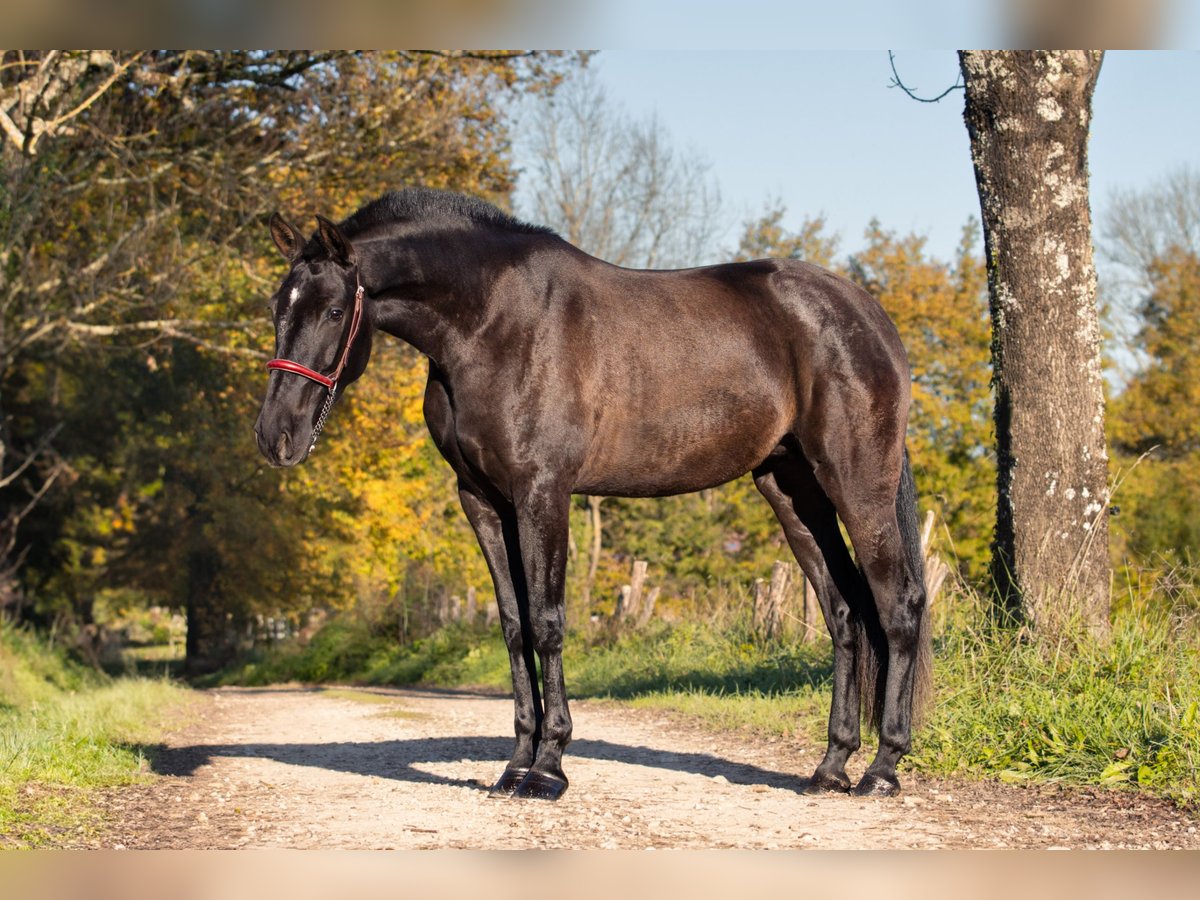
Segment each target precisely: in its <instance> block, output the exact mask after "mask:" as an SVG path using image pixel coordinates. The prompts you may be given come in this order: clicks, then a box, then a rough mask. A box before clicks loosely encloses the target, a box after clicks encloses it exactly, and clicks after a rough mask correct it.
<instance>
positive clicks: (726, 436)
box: [571, 260, 908, 494]
mask: <svg viewBox="0 0 1200 900" xmlns="http://www.w3.org/2000/svg"><path fill="white" fill-rule="evenodd" d="M605 274H607V275H608V276H609V277H608V278H600V279H597V283H595V284H589V285H588V287H587V288H586V289H585V292H584V296H583V298H582V299H581V300H580V302H579V308H578V309H576V310H574V311H573V315H572V316H571V319H572V320H573V321H574V323H575V324H574V331H573V334H572V340H573V342H574V346H575V349H576V353H577V359H579V360H580V361H579V362H577V363H576V369H577V370H578V371H582V372H583V373H584V375H583V377H582V378H581V382H580V390H581V391H582V393H583V395H585V396H584V397H583V399H584V403H585V405H586V406H587V407H588V408H590V409H591V412H592V415H591V418H590V421H589V423H588V425H589V430H590V432H591V433H590V435H589V440H588V452H587V455H586V459H585V460H584V462H583V465H582V467H581V472H580V476H579V481H578V485H577V489H578V490H580V491H585V492H595V493H619V494H659V493H676V492H682V491H690V490H697V489H702V488H705V487H710V486H713V485H715V484H720V483H723V482H725V481H728V480H730V479H732V478H735V477H737V476H739V475H741V474H743V473H744V472H746V471H749V470H750V469H752V468H753V467H755V466H756V465H758V464H759V463H761V462H762V460H763V459H765V458H766V457H767V455H768V454H770V453H771V452H772V451H773V450H774V449H775V448H776V447H777V446H778V445H779V442H780V441H781V440H782V439H783V437H784V436H785V435H787V434H788V433H790V432H794V431H795V430H796V427H797V423H798V422H800V421H802V420H804V419H805V418H806V417H809V416H810V415H811V414H812V412H813V410H812V406H813V404H819V403H821V402H823V398H825V397H826V396H827V395H828V394H829V392H830V391H831V390H832V391H835V392H837V391H840V392H841V393H842V394H843V395H847V396H855V395H857V396H861V397H863V399H864V400H865V402H866V403H868V405H871V406H874V405H876V400H875V399H874V397H875V395H879V398H880V399H879V402H882V403H885V404H886V403H887V402H889V399H888V398H894V396H895V395H896V394H897V392H898V391H901V390H903V391H904V392H905V396H904V408H905V411H906V410H907V394H906V391H907V377H908V376H907V364H906V362H905V361H904V358H903V350H902V348H900V346H899V340H898V338H897V337H896V334H895V329H894V327H893V326H892V325H891V323H890V321H889V320H888V319H887V316H886V315H885V314H884V313H883V311H882V309H881V308H880V307H879V305H878V303H877V302H876V301H875V300H874V299H873V298H871V297H870V296H869V295H868V294H866V292H864V291H862V290H861V289H860V288H858V287H857V286H856V285H853V284H852V283H850V282H848V281H847V280H845V279H843V278H840V277H839V276H836V275H834V274H833V273H830V272H827V271H825V270H824V269H821V268H819V267H817V266H813V265H810V264H807V263H803V262H798V261H794V260H755V261H751V262H743V263H729V264H725V265H720V266H710V267H704V268H698V269H686V270H679V271H674V272H654V273H652V272H633V271H628V270H617V271H616V272H615V273H613V272H611V271H610V272H608V273H605ZM901 381H903V384H902V385H901V384H900V382H901ZM589 401H590V402H589ZM845 402H848V401H847V400H846V399H845V398H844V397H843V399H842V403H843V405H844V403H845ZM873 414H877V411H876V412H875V413H873Z"/></svg>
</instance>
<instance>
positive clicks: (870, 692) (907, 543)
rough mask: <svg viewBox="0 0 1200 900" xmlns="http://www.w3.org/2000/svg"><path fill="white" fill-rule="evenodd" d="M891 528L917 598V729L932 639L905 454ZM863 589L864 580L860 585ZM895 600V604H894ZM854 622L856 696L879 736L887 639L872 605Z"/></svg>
mask: <svg viewBox="0 0 1200 900" xmlns="http://www.w3.org/2000/svg"><path fill="white" fill-rule="evenodd" d="M896 522H897V523H898V524H899V526H900V540H901V543H902V544H903V546H904V562H905V565H906V566H907V568H908V574H909V575H910V576H911V577H912V578H913V579H914V581H915V582H916V584H917V586H918V589H919V590H920V592H921V617H920V624H919V626H918V634H917V657H916V661H915V663H914V666H915V671H914V673H913V694H912V717H913V722H914V724H916V723H919V722H920V721H921V719H922V718H923V716H924V713H925V709H926V707H927V706H928V705H929V700H930V698H931V696H932V687H933V635H932V629H931V628H930V624H929V603H928V598H927V597H926V596H925V554H924V551H923V550H922V548H921V526H920V519H919V518H918V515H917V486H916V482H914V481H913V473H912V464H911V463H910V462H909V459H908V451H907V450H905V451H904V467H903V469H902V470H901V472H900V488H899V490H898V491H897V493H896ZM863 582H864V587H865V582H866V579H865V578H864V579H863ZM867 592H868V596H869V593H870V589H869V588H867ZM897 599H899V598H897ZM861 611H862V615H860V616H859V620H858V652H857V654H856V656H857V660H858V695H859V698H860V703H861V709H862V720H863V722H864V723H866V724H867V725H869V726H870V727H871V728H873V729H874V730H875V731H876V732H878V731H879V727H880V722H881V719H882V718H883V698H884V689H885V687H886V685H887V660H888V651H887V638H886V637H885V636H884V633H883V626H881V625H880V623H879V612H878V610H877V609H876V607H875V604H874V603H873V602H870V601H869V600H868V602H866V603H863V604H861Z"/></svg>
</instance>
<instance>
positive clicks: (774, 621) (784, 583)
mask: <svg viewBox="0 0 1200 900" xmlns="http://www.w3.org/2000/svg"><path fill="white" fill-rule="evenodd" d="M791 569H792V566H791V564H790V563H785V562H780V561H778V560H777V561H776V562H775V565H773V566H772V567H771V581H770V583H767V582H765V581H764V580H763V579H761V578H756V579H755V581H754V630H755V631H756V632H758V634H760V635H761V636H762V637H763V638H764V639H765V640H768V641H770V640H774V639H775V638H777V637H779V635H780V633H781V632H782V630H783V617H784V614H785V612H786V608H787V605H788V604H787V590H788V584H789V583H790V582H791V575H792V572H791Z"/></svg>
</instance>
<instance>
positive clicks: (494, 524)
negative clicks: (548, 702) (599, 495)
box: [458, 484, 542, 799]
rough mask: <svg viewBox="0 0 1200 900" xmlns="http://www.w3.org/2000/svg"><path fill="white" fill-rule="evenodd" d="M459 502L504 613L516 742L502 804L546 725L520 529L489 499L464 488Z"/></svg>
mask: <svg viewBox="0 0 1200 900" xmlns="http://www.w3.org/2000/svg"><path fill="white" fill-rule="evenodd" d="M458 496H459V500H460V501H461V502H462V508H463V511H464V512H465V513H466V514H467V519H468V520H469V521H470V523H471V527H472V528H474V529H475V536H476V537H477V538H478V539H479V546H480V549H482V550H483V557H484V559H485V560H486V561H487V565H488V571H490V572H491V575H492V583H493V584H494V585H495V588H496V603H497V605H498V606H499V608H500V628H501V630H502V631H503V632H504V643H505V644H506V645H507V647H508V662H509V665H510V667H511V668H512V683H513V706H514V711H515V715H514V718H513V725H514V729H515V731H516V735H517V741H516V746H514V747H513V754H512V759H511V760H510V761H509V763H508V767H507V768H506V769H505V770H504V773H503V774H502V775H501V776H500V779H499V780H498V781H497V782H496V783H495V784H494V785H493V786H492V789H491V791H490V793H489V796H491V797H496V798H501V799H503V798H507V797H509V796H510V795H511V794H512V793H513V791H515V790H516V789H517V787H518V786H519V785H520V784H521V782H522V781H523V780H524V779H525V776H526V775H528V774H529V768H530V766H532V765H533V760H534V757H535V756H536V754H537V742H538V736H539V730H540V728H541V725H542V702H541V697H540V696H539V695H538V683H537V667H536V665H535V664H534V657H533V641H532V639H531V636H530V622H529V604H528V601H527V592H526V589H525V578H524V574H523V571H522V567H521V555H520V551H519V550H518V547H517V523H516V517H515V516H514V515H513V513H512V511H511V510H507V509H506V510H501V509H497V507H496V506H495V505H494V504H493V503H492V502H490V501H489V500H488V499H486V498H485V497H483V496H481V495H480V494H479V493H476V492H475V491H473V490H471V489H470V488H467V487H466V486H464V485H461V484H460V485H459V492H458Z"/></svg>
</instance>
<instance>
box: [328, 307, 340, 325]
mask: <svg viewBox="0 0 1200 900" xmlns="http://www.w3.org/2000/svg"><path fill="white" fill-rule="evenodd" d="M329 318H331V319H333V321H335V322H340V321H341V320H342V311H341V310H340V309H338V308H337V307H336V306H335V307H334V308H333V309H331V310H330V311H329Z"/></svg>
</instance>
